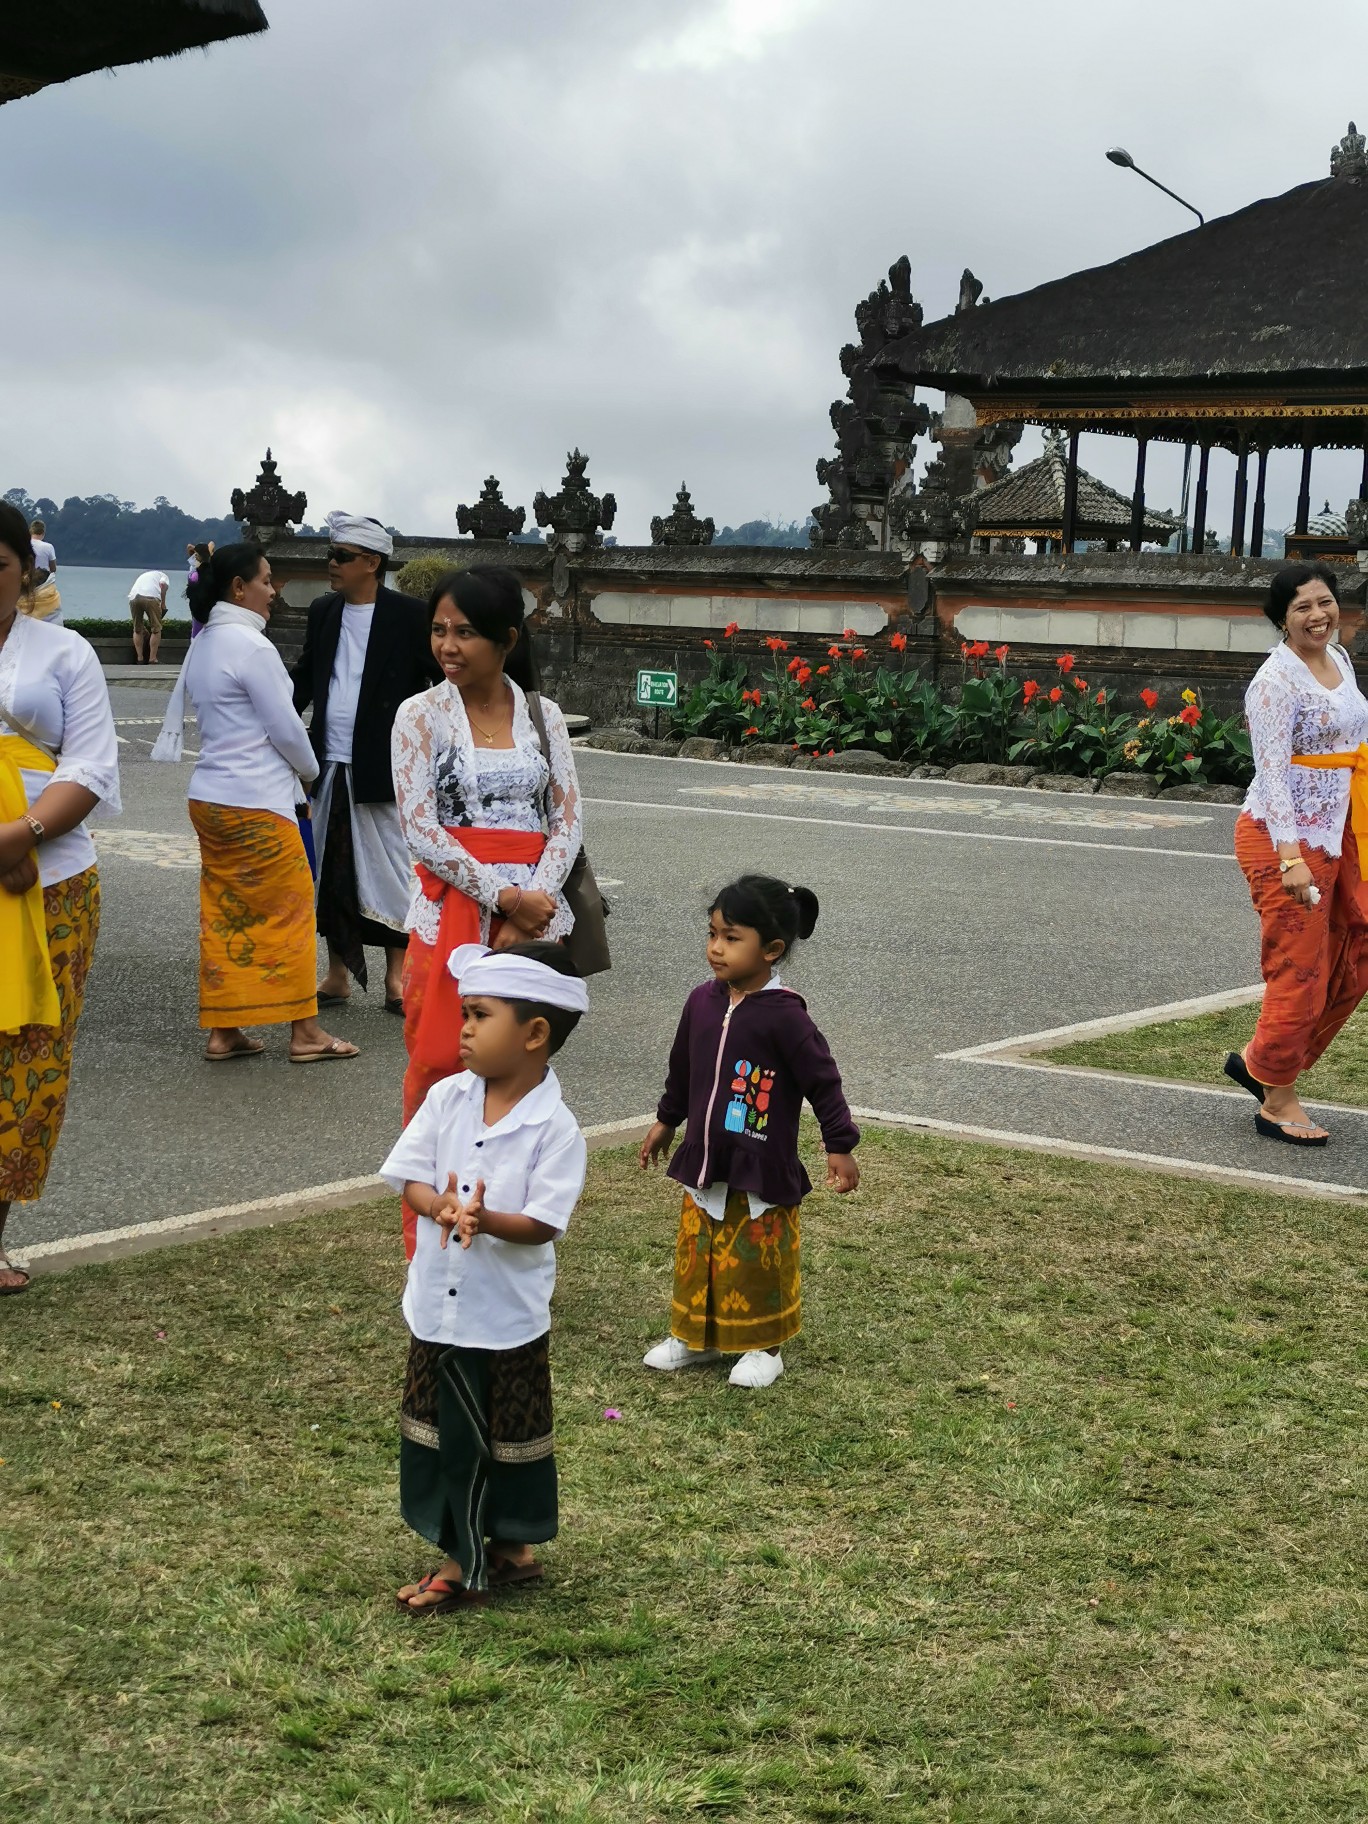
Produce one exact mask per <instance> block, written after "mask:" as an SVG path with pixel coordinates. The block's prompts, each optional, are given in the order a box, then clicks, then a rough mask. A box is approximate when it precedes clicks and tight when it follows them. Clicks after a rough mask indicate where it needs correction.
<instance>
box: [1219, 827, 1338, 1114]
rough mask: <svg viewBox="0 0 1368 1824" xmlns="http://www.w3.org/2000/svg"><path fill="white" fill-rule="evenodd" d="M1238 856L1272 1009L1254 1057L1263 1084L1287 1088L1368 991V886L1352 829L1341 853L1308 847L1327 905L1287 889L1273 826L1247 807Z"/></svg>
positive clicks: (1258, 1032)
mask: <svg viewBox="0 0 1368 1824" xmlns="http://www.w3.org/2000/svg"><path fill="white" fill-rule="evenodd" d="M1235 859H1236V860H1237V861H1238V862H1239V864H1240V867H1241V868H1242V869H1243V871H1244V876H1245V879H1246V880H1247V881H1248V882H1249V893H1250V897H1251V898H1252V900H1253V901H1254V910H1255V911H1256V912H1257V913H1258V915H1259V923H1260V925H1261V926H1262V930H1263V944H1262V957H1261V961H1262V966H1263V978H1264V984H1265V987H1264V999H1263V1008H1262V1010H1261V1011H1260V1014H1259V1023H1258V1025H1257V1026H1256V1027H1255V1029H1254V1037H1253V1038H1252V1039H1251V1040H1250V1042H1249V1044H1248V1046H1247V1047H1246V1049H1245V1063H1246V1065H1247V1066H1248V1068H1249V1074H1250V1075H1251V1076H1252V1077H1253V1078H1254V1079H1255V1081H1256V1082H1259V1083H1266V1084H1268V1085H1270V1086H1271V1087H1277V1088H1285V1087H1287V1086H1288V1085H1289V1084H1292V1083H1295V1082H1296V1080H1297V1078H1298V1077H1299V1076H1300V1075H1301V1073H1302V1071H1304V1070H1309V1069H1310V1068H1311V1066H1312V1065H1313V1064H1314V1063H1315V1062H1316V1060H1317V1058H1319V1057H1320V1055H1321V1054H1322V1052H1323V1051H1324V1050H1325V1048H1326V1047H1327V1046H1328V1045H1329V1043H1330V1041H1331V1040H1332V1039H1333V1038H1334V1037H1335V1034H1336V1033H1337V1032H1338V1031H1339V1030H1340V1028H1341V1027H1342V1026H1343V1025H1344V1022H1345V1021H1346V1020H1347V1019H1348V1018H1349V1015H1350V1014H1351V1013H1352V1012H1353V1011H1354V1009H1355V1008H1356V1007H1357V1006H1358V1004H1359V1002H1360V1001H1361V1000H1362V999H1363V996H1364V992H1365V990H1368V882H1365V881H1364V880H1363V878H1362V875H1361V871H1360V868H1359V852H1358V843H1357V841H1356V839H1355V836H1354V832H1353V830H1352V829H1350V828H1349V827H1348V826H1347V825H1346V827H1345V831H1344V847H1343V850H1342V852H1341V853H1340V854H1339V855H1338V856H1335V855H1327V854H1326V852H1325V850H1324V849H1316V848H1312V847H1311V845H1310V844H1309V843H1307V844H1306V845H1305V846H1304V847H1303V849H1302V859H1303V860H1304V861H1305V863H1306V865H1307V867H1308V868H1310V870H1311V877H1312V879H1313V880H1314V881H1315V883H1316V885H1317V886H1318V887H1319V888H1320V896H1321V898H1320V904H1319V905H1318V906H1303V905H1300V904H1299V903H1298V902H1297V901H1296V900H1295V899H1293V898H1292V896H1291V894H1290V893H1288V892H1287V891H1286V890H1285V889H1284V887H1283V884H1282V876H1281V874H1280V873H1279V872H1278V852H1277V850H1276V848H1275V847H1274V846H1273V843H1272V841H1271V840H1270V838H1269V834H1268V831H1267V830H1266V829H1265V827H1264V825H1263V824H1262V823H1259V822H1256V820H1255V819H1254V818H1252V817H1250V816H1247V815H1246V814H1244V813H1243V812H1242V813H1241V815H1240V817H1239V819H1238V820H1237V822H1236V824H1235Z"/></svg>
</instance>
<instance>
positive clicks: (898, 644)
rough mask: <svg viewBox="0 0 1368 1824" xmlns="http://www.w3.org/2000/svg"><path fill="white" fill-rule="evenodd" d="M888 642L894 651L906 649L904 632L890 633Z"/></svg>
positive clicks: (904, 650)
mask: <svg viewBox="0 0 1368 1824" xmlns="http://www.w3.org/2000/svg"><path fill="white" fill-rule="evenodd" d="M888 643H889V645H890V646H891V647H892V648H893V650H894V652H906V651H907V635H906V634H905V633H890V634H889V636H888Z"/></svg>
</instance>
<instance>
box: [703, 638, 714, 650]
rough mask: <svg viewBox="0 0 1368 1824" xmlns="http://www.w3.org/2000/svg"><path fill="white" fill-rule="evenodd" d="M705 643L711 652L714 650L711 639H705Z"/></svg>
mask: <svg viewBox="0 0 1368 1824" xmlns="http://www.w3.org/2000/svg"><path fill="white" fill-rule="evenodd" d="M703 644H704V645H705V646H706V647H707V649H708V651H709V652H711V651H712V641H711V640H704V642H703Z"/></svg>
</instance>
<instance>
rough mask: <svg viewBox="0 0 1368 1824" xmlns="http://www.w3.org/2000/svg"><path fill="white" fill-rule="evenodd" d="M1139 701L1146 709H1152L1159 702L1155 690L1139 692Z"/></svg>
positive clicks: (1157, 693)
mask: <svg viewBox="0 0 1368 1824" xmlns="http://www.w3.org/2000/svg"><path fill="white" fill-rule="evenodd" d="M1140 701H1141V702H1142V703H1143V704H1144V706H1145V708H1146V709H1153V708H1154V706H1155V704H1156V703H1157V702H1158V701H1159V692H1158V691H1157V690H1142V691H1141V692H1140Z"/></svg>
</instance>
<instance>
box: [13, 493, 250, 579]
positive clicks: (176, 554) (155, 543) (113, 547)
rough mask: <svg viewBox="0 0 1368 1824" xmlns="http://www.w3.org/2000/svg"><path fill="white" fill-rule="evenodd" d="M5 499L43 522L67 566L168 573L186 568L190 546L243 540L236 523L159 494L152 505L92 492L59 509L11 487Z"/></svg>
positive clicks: (66, 501)
mask: <svg viewBox="0 0 1368 1824" xmlns="http://www.w3.org/2000/svg"><path fill="white" fill-rule="evenodd" d="M5 499H6V500H7V501H9V502H10V504H11V505H12V506H16V507H18V509H19V511H20V512H21V513H22V514H23V516H24V518H25V519H41V520H43V521H44V522H45V524H46V526H47V536H48V538H49V540H50V541H51V543H52V546H53V549H54V550H55V551H56V553H57V562H58V564H59V565H61V564H118V565H129V566H133V567H136V568H138V569H143V570H146V569H149V568H151V566H153V565H154V564H155V565H157V566H158V567H159V568H162V569H166V568H168V567H170V566H171V565H173V564H184V562H185V547H186V546H187V545H188V544H195V543H198V542H200V541H202V540H208V539H212V540H213V541H214V543H215V544H216V545H226V544H231V543H232V541H233V540H234V539H235V538H237V537H238V536H239V531H238V523H237V521H236V520H235V519H228V518H225V519H196V518H195V517H194V515H193V514H190V513H182V511H181V510H180V508H179V507H173V506H172V504H171V502H170V501H169V500H167V499H166V497H165V496H164V495H158V496H157V499H156V500H155V501H154V502H153V504H152V505H151V506H150V507H139V506H136V505H135V504H134V502H133V501H131V500H119V499H117V498H116V496H114V495H113V494H90V495H88V496H87V497H86V498H85V499H84V500H82V499H80V498H79V497H78V496H76V495H74V494H73V495H72V496H71V498H70V499H69V500H64V501H63V502H62V504H61V506H60V507H59V506H58V505H57V502H56V501H55V500H49V499H47V497H46V496H39V498H38V499H37V500H35V499H34V498H33V496H32V495H31V494H29V493H28V491H27V490H26V489H24V488H10V489H8V490H7V492H6V494H5Z"/></svg>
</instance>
